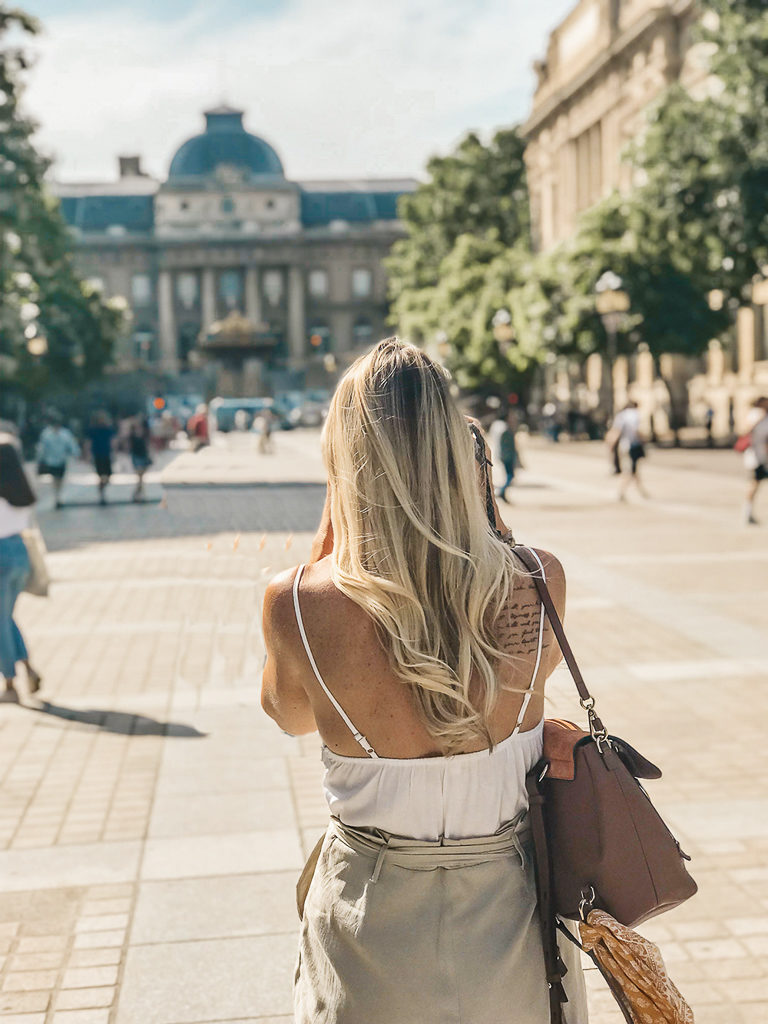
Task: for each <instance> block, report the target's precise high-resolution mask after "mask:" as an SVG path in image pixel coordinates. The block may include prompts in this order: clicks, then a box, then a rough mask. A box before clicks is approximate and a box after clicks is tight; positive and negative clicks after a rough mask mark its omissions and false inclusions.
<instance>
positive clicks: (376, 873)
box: [371, 840, 389, 885]
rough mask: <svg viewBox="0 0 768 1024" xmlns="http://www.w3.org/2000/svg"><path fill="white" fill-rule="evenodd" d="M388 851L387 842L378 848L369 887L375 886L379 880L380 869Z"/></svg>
mask: <svg viewBox="0 0 768 1024" xmlns="http://www.w3.org/2000/svg"><path fill="white" fill-rule="evenodd" d="M388 850H389V840H387V841H386V843H384V845H383V846H381V847H379V852H378V855H377V857H376V863H375V864H374V866H373V874H372V875H371V885H375V884H376V883H377V882H378V880H379V875H380V874H381V869H382V867H383V866H384V857H385V855H386V853H387V851H388Z"/></svg>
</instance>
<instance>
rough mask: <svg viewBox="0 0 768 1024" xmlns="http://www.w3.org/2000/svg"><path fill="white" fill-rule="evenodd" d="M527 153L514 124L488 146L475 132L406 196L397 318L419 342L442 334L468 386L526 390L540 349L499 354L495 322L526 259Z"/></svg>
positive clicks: (394, 271)
mask: <svg viewBox="0 0 768 1024" xmlns="http://www.w3.org/2000/svg"><path fill="white" fill-rule="evenodd" d="M523 150H524V143H523V140H522V139H521V137H520V134H519V132H518V131H517V130H516V129H506V130H504V131H500V132H498V133H497V134H496V135H495V136H494V138H493V139H492V140H491V142H490V144H489V145H487V146H486V145H484V144H483V143H482V142H481V141H480V139H479V138H478V137H477V136H476V135H474V134H469V135H467V136H466V137H465V138H464V140H463V141H462V142H461V143H460V144H459V146H458V147H457V149H456V150H455V152H454V153H452V154H451V155H450V156H446V157H434V158H433V159H432V160H430V162H429V164H428V166H427V172H428V174H429V179H428V181H426V182H425V183H424V184H422V185H420V186H419V188H418V189H417V190H416V192H415V193H414V194H413V195H410V196H405V197H403V198H402V199H401V201H400V216H401V218H402V220H403V223H404V224H405V227H406V230H407V232H408V235H407V237H406V238H404V239H402V240H401V241H399V242H396V243H395V245H394V246H393V248H392V254H391V256H390V257H389V259H388V261H387V269H388V272H389V281H390V285H389V287H390V301H391V309H392V315H391V321H392V323H393V324H395V325H396V326H397V329H398V331H399V332H400V333H401V334H403V335H404V336H406V337H410V338H413V339H414V341H427V342H431V341H433V340H434V338H435V336H436V335H437V334H438V332H445V334H446V335H447V338H448V341H449V344H450V346H451V355H450V357H449V360H448V362H449V365H450V366H451V368H452V370H453V371H454V373H455V375H456V379H457V381H458V383H459V384H460V385H461V386H462V387H466V388H473V389H476V390H494V389H495V390H498V389H499V388H501V389H504V388H506V389H511V388H513V387H520V386H521V385H522V384H524V383H525V380H526V379H527V376H528V374H529V371H530V366H531V360H532V358H536V353H537V352H538V350H539V348H540V346H535V352H533V351H531V350H530V347H529V346H523V345H519V344H514V345H512V346H510V347H509V349H508V350H506V351H502V350H501V349H500V348H499V345H498V344H497V342H496V341H495V340H494V337H493V329H492V326H491V320H492V318H493V316H494V314H495V312H496V311H497V310H498V309H500V308H503V307H506V306H507V305H508V303H509V297H510V295H511V294H512V293H513V291H514V289H515V288H516V287H517V286H518V285H519V284H520V282H521V280H522V277H521V275H522V273H523V266H524V264H525V262H526V260H528V259H529V253H530V217H529V209H528V192H527V186H526V182H525V164H524V162H523Z"/></svg>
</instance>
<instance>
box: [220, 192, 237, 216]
mask: <svg viewBox="0 0 768 1024" xmlns="http://www.w3.org/2000/svg"><path fill="white" fill-rule="evenodd" d="M234 209H235V201H234V200H233V199H230V198H229V196H227V197H226V198H225V199H222V200H221V212H222V213H232V212H233V211H234Z"/></svg>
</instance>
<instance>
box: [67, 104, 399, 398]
mask: <svg viewBox="0 0 768 1024" xmlns="http://www.w3.org/2000/svg"><path fill="white" fill-rule="evenodd" d="M243 117H244V114H243V111H241V110H236V109H234V108H232V107H228V106H220V107H216V108H215V109H213V110H208V111H206V112H205V128H204V130H203V131H201V132H199V133H198V134H195V135H192V136H191V137H190V138H189V139H187V141H186V142H184V143H183V144H182V145H181V146H180V147H179V148H178V150H177V151H176V153H175V154H174V156H173V158H172V160H171V163H170V166H169V170H168V177H167V178H166V179H165V181H162V182H160V181H156V180H154V179H152V178H150V177H149V176H147V175H145V174H144V173H143V172H142V170H141V162H140V159H139V158H138V157H120V160H119V163H120V177H119V179H118V180H117V181H116V182H113V183H110V184H103V185H93V184H87V185H59V186H58V187H57V192H58V195H59V196H60V199H61V204H62V211H63V213H64V216H65V217H66V219H67V220H68V222H69V223H70V225H71V226H72V228H73V231H74V233H75V236H76V243H77V250H78V260H79V263H80V264H81V267H82V269H83V270H84V272H85V273H86V274H87V276H89V277H90V278H94V279H98V280H99V281H100V282H101V284H102V286H103V289H104V292H105V294H107V295H108V296H115V295H121V296H124V297H125V298H126V299H127V300H128V303H129V305H130V307H131V312H132V320H131V332H130V337H129V339H128V340H127V342H126V347H125V349H124V350H123V351H122V352H121V353H119V364H120V367H121V368H123V369H136V368H137V367H146V368H148V369H152V370H162V371H163V372H164V373H165V374H167V375H169V376H170V377H179V375H185V374H186V375H188V376H189V377H191V376H192V375H197V377H198V378H199V377H200V375H201V374H202V375H204V376H207V378H208V381H207V383H208V386H209V389H212V390H215V391H217V392H219V393H223V394H224V393H230V394H232V393H243V394H249V393H260V392H263V391H265V390H266V391H269V390H274V389H280V388H282V387H301V386H302V385H304V384H308V385H313V386H318V384H319V383H323V382H324V379H323V378H324V375H325V376H326V377H327V376H328V374H329V373H331V372H332V371H333V368H334V366H339V367H340V366H342V365H343V364H344V362H346V361H347V360H348V359H349V358H351V355H352V354H353V353H355V352H356V351H358V350H360V349H362V348H364V347H365V346H366V345H367V344H369V343H370V342H371V341H372V340H374V339H375V338H376V337H378V336H383V335H384V334H385V333H386V331H387V328H386V316H387V304H386V274H385V271H384V267H383V263H382V260H383V258H384V257H385V256H386V255H387V253H388V252H389V249H390V247H391V245H392V243H393V242H394V241H395V240H396V239H397V238H399V237H401V236H402V233H403V231H402V226H401V225H400V223H399V222H398V219H397V200H398V198H399V197H400V196H401V195H402V194H403V193H407V192H410V191H412V190H413V189H414V188H415V186H416V182H415V181H413V180H412V179H401V180H395V181H391V180H370V179H369V180H363V181H303V182H300V181H292V180H290V179H288V178H287V177H286V174H285V170H284V167H283V164H282V161H281V159H280V157H279V155H278V153H277V151H276V149H275V148H274V147H273V145H272V144H271V143H270V142H269V141H267V140H265V139H263V138H261V137H259V136H258V135H254V134H252V133H251V132H249V131H248V130H247V129H246V127H245V125H244V124H243ZM233 323H236V324H237V325H238V330H237V332H235V333H236V336H237V338H238V339H240V340H239V341H238V344H236V345H235V344H227V345H226V346H223V345H222V344H221V339H222V338H224V337H231V336H233V331H232V329H231V326H232V324H233ZM227 324H228V325H229V327H227V326H226V325H227ZM222 325H225V326H222ZM171 383H172V382H171ZM328 383H331V382H330V381H329V382H328ZM179 386H183V380H180V381H179Z"/></svg>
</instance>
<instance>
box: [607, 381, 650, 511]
mask: <svg viewBox="0 0 768 1024" xmlns="http://www.w3.org/2000/svg"><path fill="white" fill-rule="evenodd" d="M606 440H607V441H608V445H609V447H610V448H611V449H612V450H615V453H616V468H617V470H618V472H619V473H620V474H621V482H620V484H619V501H625V500H626V496H627V491H628V490H629V486H630V484H632V483H634V485H635V487H636V488H637V490H638V493H639V494H641V495H642V496H643V497H646V493H645V491H644V489H643V485H642V483H641V481H640V473H639V470H638V463H639V462H640V460H641V459H644V458H645V445H644V444H643V440H642V437H641V436H640V411H639V409H638V407H637V402H634V401H630V402H627V404H626V405H625V406H624V408H623V409H622V410H621V411H620V412H617V413H616V415H615V416H614V417H613V423H612V424H611V430H610V433H609V435H608V437H607V439H606ZM622 456H628V457H629V462H630V469H629V473H624V472H623V466H622Z"/></svg>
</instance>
